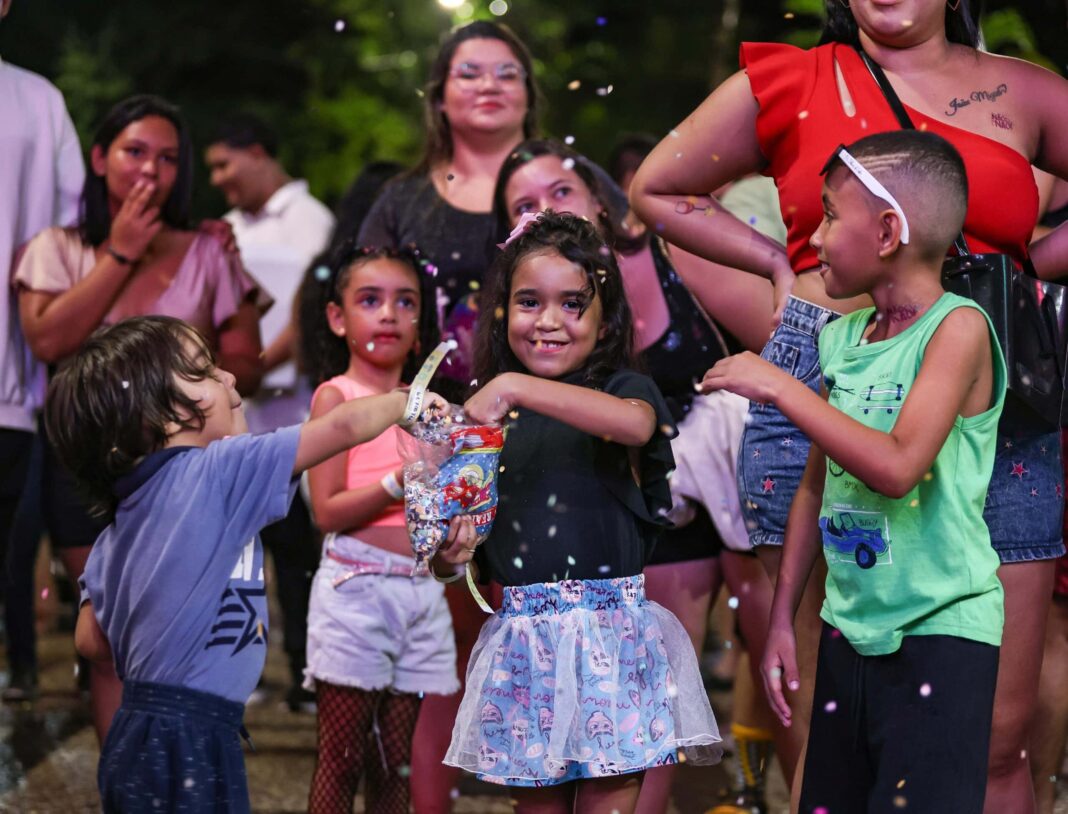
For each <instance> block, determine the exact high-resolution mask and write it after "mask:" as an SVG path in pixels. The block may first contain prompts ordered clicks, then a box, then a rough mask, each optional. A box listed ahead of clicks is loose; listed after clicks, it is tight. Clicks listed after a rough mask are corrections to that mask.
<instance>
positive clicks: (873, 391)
mask: <svg viewBox="0 0 1068 814" xmlns="http://www.w3.org/2000/svg"><path fill="white" fill-rule="evenodd" d="M904 395H905V386H904V385H902V384H888V385H886V386H885V387H876V386H875V385H874V384H873V385H870V386H869V387H868V389H867V390H865V391H864V396H863V398H864V406H863V408H862V409H863V410H864V414H865V415H867V414H868V413H870V412H871V411H872V410H886V412H888V413H892V412H894V410H900V409H901V401H902V399H903V398H904Z"/></svg>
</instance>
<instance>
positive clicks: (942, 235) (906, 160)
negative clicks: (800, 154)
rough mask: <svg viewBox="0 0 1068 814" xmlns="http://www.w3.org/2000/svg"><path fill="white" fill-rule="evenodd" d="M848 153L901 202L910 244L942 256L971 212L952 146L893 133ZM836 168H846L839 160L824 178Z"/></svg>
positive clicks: (919, 134) (877, 202)
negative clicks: (966, 213) (968, 209)
mask: <svg viewBox="0 0 1068 814" xmlns="http://www.w3.org/2000/svg"><path fill="white" fill-rule="evenodd" d="M845 149H846V150H847V151H848V152H849V154H850V155H852V156H853V157H854V158H855V159H857V161H859V162H860V163H861V164H862V165H863V166H864V168H865V169H867V170H868V172H870V173H871V174H872V175H874V176H875V177H876V178H877V179H878V180H879V182H880V183H881V184H882V185H883V186H884V187H886V189H887V191H889V192H890V194H891V195H893V196H894V197H895V198H896V199H897V201H898V203H899V204H900V206H901V208H902V209H903V210H904V212H905V217H906V218H907V219H908V224H909V232H910V239H909V244H910V245H914V246H915V247H916V248H917V249H918V250H919V251H920V252H921V253H922V255H923V256H925V257H942V256H944V255H945V254H946V251H947V249H948V248H949V246H950V245H951V244H952V243H953V240H954V238H956V236H957V234H958V233H959V232H960V230H961V226H962V225H963V224H964V214H965V212H966V210H967V208H968V177H967V175H966V173H965V170H964V161H963V160H962V159H961V157H960V153H958V152H957V151H956V149H955V148H954V147H953V145H952V144H950V143H949V142H948V141H946V140H945V139H944V138H942V137H941V136H937V135H935V134H934V133H927V132H923V131H920V130H892V131H890V132H886V133H876V134H875V135H871V136H865V137H864V138H862V139H860V140H859V141H855V142H854V143H853V144H850V145H848V146H847V147H846V148H845ZM838 168H845V165H844V164H843V162H842V160H841V159H840V158H838V156H837V154H835V156H833V157H832V158H831V160H830V161H829V162H827V166H826V167H825V172H826V173H828V174H830V173H831V172H832V171H834V170H835V169H838ZM846 171H847V172H849V170H846ZM868 194H869V195H870V196H871V199H872V204H873V206H876V207H880V208H886V207H885V201H882V200H881V199H879V198H878V197H877V196H875V195H872V194H871V193H870V192H869V193H868Z"/></svg>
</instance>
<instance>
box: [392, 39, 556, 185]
mask: <svg viewBox="0 0 1068 814" xmlns="http://www.w3.org/2000/svg"><path fill="white" fill-rule="evenodd" d="M467 40H500V41H501V42H503V43H504V44H505V45H507V46H508V48H509V49H510V50H511V52H512V53H513V54H514V55H515V58H516V59H517V60H518V61H519V64H520V65H522V66H523V71H524V73H525V80H524V82H525V84H526V88H527V115H526V116H525V117H523V138H530V137H531V136H533V135H535V134H536V133H537V131H538V110H539V108H540V107H541V91H540V90H539V89H538V83H537V82H535V81H534V61H533V60H532V59H531V57H530V51H528V50H527V47H526V45H524V44H523V41H522V40H521V39H519V37H517V36H516V34H515V32H514V31H512V29H510V28H509V27H508V26H506V25H502V24H501V23H494V22H490V21H489V20H476V21H475V22H473V23H468V24H467V25H464V26H460V27H459V28H454V29H453V30H452V31H451V32H449V34H448V35H447V36H446V38H445V40H444V41H443V42H442V43H441V47H440V48H439V49H438V54H437V56H436V57H435V58H434V62H433V63H432V64H431V66H430V77H429V78H428V79H427V83H426V87H425V89H424V96H423V104H424V108H423V110H424V117H425V124H426V144H425V146H424V152H423V158H422V160H421V161H420V162H419V164H418V165H417V166H416V167H415V169H414V170H413V173H414V174H416V175H425V174H426V173H427V172H429V171H430V169H431V168H432V167H435V166H437V165H439V164H441V163H443V162H445V161H448V160H449V159H450V158H452V129H451V128H450V127H449V120H448V118H446V116H445V113H444V112H443V111H442V109H441V103H442V101H443V100H444V98H445V82H446V81H448V78H449V66H450V65H451V64H452V57H453V55H454V54H455V53H456V49H457V48H459V47H460V44H461V43H464V42H466V41H467Z"/></svg>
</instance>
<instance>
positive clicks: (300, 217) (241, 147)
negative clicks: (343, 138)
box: [205, 114, 334, 710]
mask: <svg viewBox="0 0 1068 814" xmlns="http://www.w3.org/2000/svg"><path fill="white" fill-rule="evenodd" d="M277 147H278V145H277V139H276V138H275V135H274V133H273V132H272V131H271V129H270V128H269V127H268V126H267V125H266V124H265V123H264V122H262V121H261V120H259V119H258V118H256V117H255V116H251V115H248V114H239V115H235V116H234V117H232V118H230V119H228V120H225V121H223V122H221V123H220V125H219V126H218V127H217V128H216V131H215V134H214V136H213V137H212V139H211V140H210V142H209V144H208V148H207V150H206V152H205V160H206V161H207V164H208V169H209V170H210V172H211V183H212V186H214V187H216V188H217V189H218V190H219V191H220V192H222V194H223V196H224V197H225V198H226V202H227V203H228V204H229V205H230V206H231V207H233V208H232V209H231V210H230V211H229V212H227V213H226V215H225V216H224V217H225V219H226V220H227V221H228V222H229V223H230V225H231V226H233V229H234V236H235V237H236V238H237V247H238V249H239V250H240V252H241V258H242V260H243V261H244V263H245V266H246V268H248V270H249V271H250V272H251V273H252V275H253V276H254V277H255V278H256V279H257V280H258V281H259V282H260V284H261V285H262V286H263V287H264V288H266V289H267V293H269V294H270V295H271V296H272V297H273V298H274V301H275V306H274V308H272V309H271V310H270V311H268V312H267V314H266V315H265V316H264V318H263V319H262V320H261V322H260V331H261V333H262V335H263V346H264V368H265V370H266V371H267V372H266V375H265V376H264V378H263V384H262V386H261V390H260V393H259V394H257V396H256V397H255V398H252V399H249V400H246V402H245V404H246V407H245V415H246V417H247V420H248V426H249V430H250V431H251V432H254V433H255V432H268V431H270V430H274V429H277V428H278V427H283V426H288V425H290V424H294V423H297V422H299V421H303V420H304V419H305V418H307V415H308V409H309V406H310V403H311V392H310V390H309V388H308V386H307V382H306V381H305V380H304V377H302V376H299V375H298V372H297V369H296V365H295V364H294V362H293V346H294V343H295V337H296V332H295V330H294V323H295V321H296V320H295V305H296V302H295V299H296V295H297V292H298V290H299V288H300V283H301V280H302V279H303V277H304V272H305V270H306V269H307V268H308V266H309V265H310V264H311V262H312V260H313V259H314V258H315V256H316V255H318V254H319V253H320V252H321V251H323V250H324V249H325V248H326V246H327V244H328V242H329V240H330V235H331V232H332V231H333V229H334V216H333V215H332V214H331V213H330V210H329V209H327V208H326V207H325V206H323V204H321V203H320V202H319V201H317V200H316V199H315V198H313V197H312V196H311V194H310V193H309V192H308V184H307V182H306V181H302V180H296V179H293V178H291V177H290V176H289V174H288V173H287V172H286V171H285V169H284V168H283V167H282V165H281V164H280V163H279V161H278V159H277V157H276V156H277ZM261 537H262V539H263V542H264V544H265V545H266V547H267V548H268V550H270V552H271V555H272V556H273V557H274V564H275V571H276V575H277V579H276V584H277V586H278V599H279V604H280V605H281V606H282V615H283V617H284V628H283V641H284V647H285V650H286V653H287V655H288V656H289V660H290V669H291V673H292V680H293V686H292V687H291V688H290V690H289V694H288V696H287V701H288V703H289V706H290V708H291V709H293V710H297V709H300V708H307V706H308V705H309V702H310V700H311V695H310V693H305V692H303V691H301V689H300V684H301V681H302V679H303V670H304V645H305V639H306V635H307V628H306V625H307V616H308V596H309V593H310V590H311V575H312V573H313V572H314V571H315V568H316V565H317V563H318V553H319V552H318V545H317V543H318V539H317V537H316V535H315V531H314V528H313V527H312V524H311V520H310V517H309V514H308V510H307V506H306V505H305V503H304V502H303V500H301V499H300V498H299V497H298V498H297V499H296V500H294V501H293V505H292V508H291V510H290V513H289V516H288V517H286V519H285V520H282V521H280V522H278V523H275V524H274V525H272V526H268V527H267V528H266V529H264V530H263V533H262V535H261ZM257 695H262V693H256V694H254V698H255V697H256V696H257Z"/></svg>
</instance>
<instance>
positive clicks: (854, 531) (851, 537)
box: [820, 512, 887, 569]
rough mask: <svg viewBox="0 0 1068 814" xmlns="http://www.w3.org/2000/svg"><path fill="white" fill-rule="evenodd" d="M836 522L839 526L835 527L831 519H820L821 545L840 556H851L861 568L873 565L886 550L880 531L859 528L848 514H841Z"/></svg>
mask: <svg viewBox="0 0 1068 814" xmlns="http://www.w3.org/2000/svg"><path fill="white" fill-rule="evenodd" d="M838 520H839V525H835V522H834V518H833V517H821V518H820V529H821V530H822V531H823V544H824V545H825V546H829V547H830V548H833V549H834V550H835V551H837V552H839V553H841V554H852V555H853V559H855V560H856V561H857V565H859V566H860V567H861V568H865V569H867V568H871V567H872V566H873V565H875V560H876V558H877V557H878V556H879V555H880V554H882V553H884V552H885V551H886V550H887V544H886V540H884V539H883V532H882V529H880V528H873V529H866V528H862V527H860V526H859V525H857V522H856V521H855V520H854V519H853V515H852V514H851V513H849V512H842V514H840V515H839V516H838Z"/></svg>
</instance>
